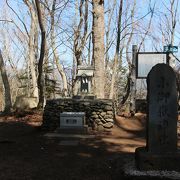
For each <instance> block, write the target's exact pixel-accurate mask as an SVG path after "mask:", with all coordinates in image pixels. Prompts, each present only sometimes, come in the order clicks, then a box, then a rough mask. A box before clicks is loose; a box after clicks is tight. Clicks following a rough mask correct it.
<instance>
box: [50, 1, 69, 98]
mask: <svg viewBox="0 0 180 180" xmlns="http://www.w3.org/2000/svg"><path fill="white" fill-rule="evenodd" d="M55 5H56V0H53V4H52V10H51V13H50V14H51V46H52V50H53V55H54V60H55V61H54V62H55V64H56V66H57V69H58V72H59V74H60V75H61V78H62V81H63V94H64V96H68V83H67V77H66V74H65V72H64V70H63V67H62V65H61V64H60V62H59V56H58V53H57V48H56V42H55V38H56V37H55V32H54V28H55V27H54V26H55V18H54V17H55V10H56V9H55Z"/></svg>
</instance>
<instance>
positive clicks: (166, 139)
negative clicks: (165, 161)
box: [147, 64, 177, 153]
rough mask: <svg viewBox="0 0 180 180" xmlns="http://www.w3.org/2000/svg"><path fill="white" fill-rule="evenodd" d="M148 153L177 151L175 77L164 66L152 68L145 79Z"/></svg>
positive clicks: (168, 68) (169, 68) (166, 66)
mask: <svg viewBox="0 0 180 180" xmlns="http://www.w3.org/2000/svg"><path fill="white" fill-rule="evenodd" d="M147 90H148V94H147V101H148V124H147V148H148V151H149V152H152V153H153V152H156V153H166V152H176V150H177V87H176V75H175V73H174V71H173V69H172V68H171V67H170V66H168V65H166V64H157V65H156V66H154V67H153V68H152V69H151V71H150V73H149V74H148V78H147Z"/></svg>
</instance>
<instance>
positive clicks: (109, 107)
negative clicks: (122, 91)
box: [104, 106, 112, 111]
mask: <svg viewBox="0 0 180 180" xmlns="http://www.w3.org/2000/svg"><path fill="white" fill-rule="evenodd" d="M104 109H105V110H107V111H111V110H112V106H105V108H104Z"/></svg>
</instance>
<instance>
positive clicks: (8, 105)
mask: <svg viewBox="0 0 180 180" xmlns="http://www.w3.org/2000/svg"><path fill="white" fill-rule="evenodd" d="M0 71H1V76H2V80H3V84H4V89H5V109H4V111H5V112H9V111H11V108H12V103H11V90H10V85H9V80H8V76H7V73H6V68H5V65H4V60H3V57H2V53H1V51H0Z"/></svg>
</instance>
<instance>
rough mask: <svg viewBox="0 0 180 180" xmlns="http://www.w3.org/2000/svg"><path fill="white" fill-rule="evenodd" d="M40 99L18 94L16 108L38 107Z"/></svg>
mask: <svg viewBox="0 0 180 180" xmlns="http://www.w3.org/2000/svg"><path fill="white" fill-rule="evenodd" d="M37 104H38V100H37V98H36V97H25V96H17V97H16V101H15V103H14V108H15V109H18V110H25V109H33V108H36V107H37Z"/></svg>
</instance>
